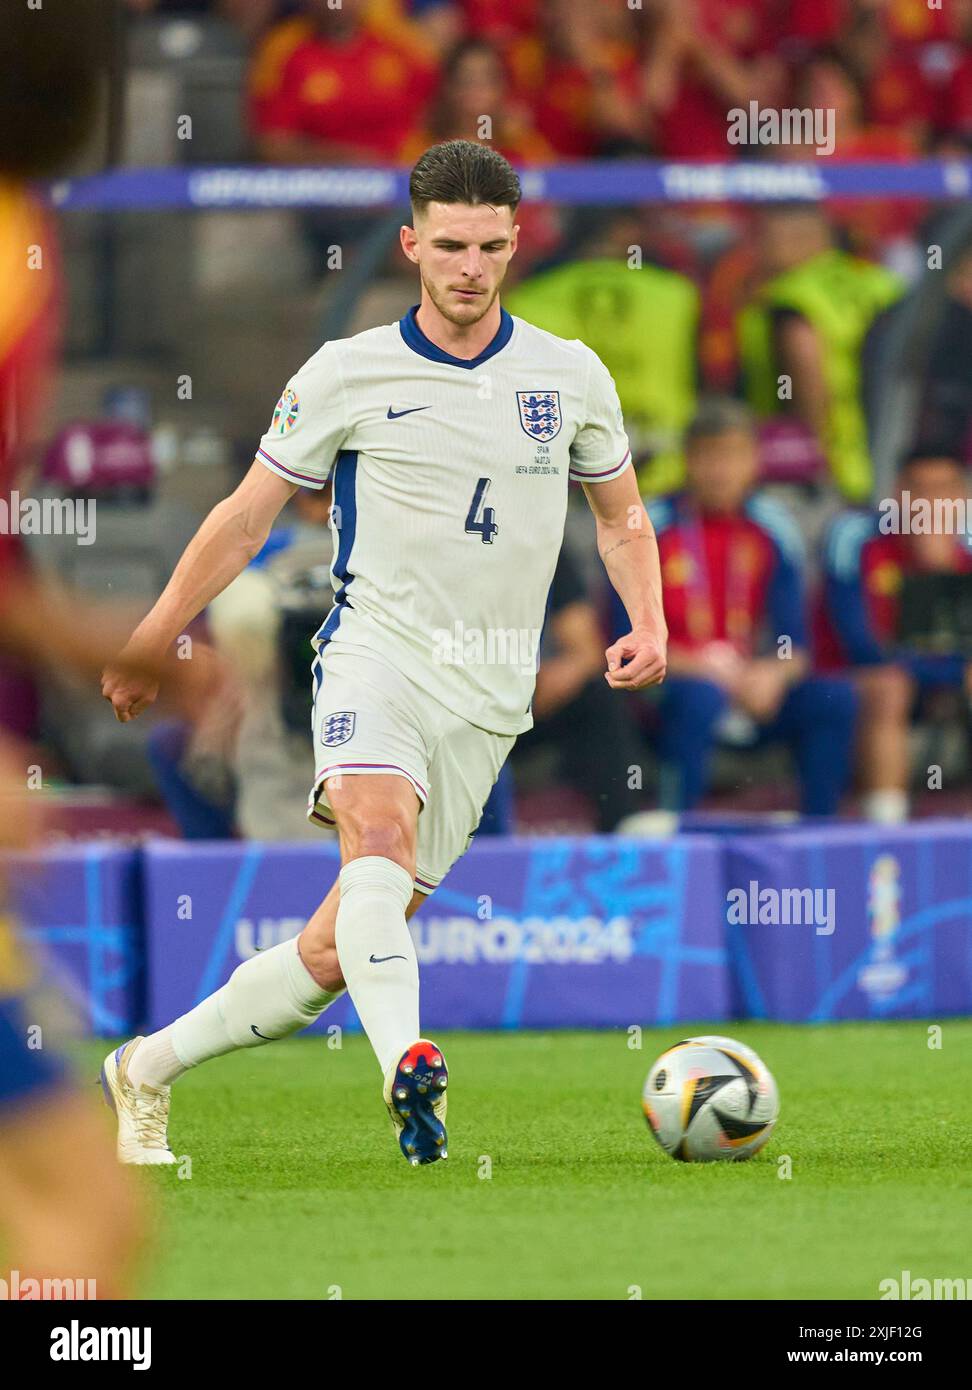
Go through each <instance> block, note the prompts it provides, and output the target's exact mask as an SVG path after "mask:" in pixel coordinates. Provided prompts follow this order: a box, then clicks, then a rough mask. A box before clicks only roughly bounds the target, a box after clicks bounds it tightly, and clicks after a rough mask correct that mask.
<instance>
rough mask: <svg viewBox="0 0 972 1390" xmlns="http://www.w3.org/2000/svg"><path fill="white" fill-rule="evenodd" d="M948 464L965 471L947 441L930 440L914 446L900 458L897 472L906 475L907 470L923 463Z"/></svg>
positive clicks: (953, 447)
mask: <svg viewBox="0 0 972 1390" xmlns="http://www.w3.org/2000/svg"><path fill="white" fill-rule="evenodd" d="M942 462H946V463H950V464H952V465H953V466H954V467H955V468H961V469H962V470H963V471H964V469H965V463H964V461H963V460H962V459H961V458H960V457H959V455H958V453H957V452H956V450H955V446H954V444H953V443H951V442H950V441H949V440H947V439H941V440H939V439H931V440H928V441H927V442H925V443H923V444H916V445H915V447H914V448H913V449H909V450H908V452H907V453H906V454H905V455H904V456H903V457H902V459H901V463H900V465H899V468H898V471H899V472H900V473H906V472H907V471H908V469H909V468H920V467H921V465H922V464H923V463H942Z"/></svg>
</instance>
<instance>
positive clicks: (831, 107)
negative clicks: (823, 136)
mask: <svg viewBox="0 0 972 1390" xmlns="http://www.w3.org/2000/svg"><path fill="white" fill-rule="evenodd" d="M791 100H792V103H793V105H794V106H795V107H797V108H798V109H800V110H807V109H809V110H812V111H827V112H830V111H832V112H833V113H834V116H833V120H834V152H833V154H832V155H831V156H830V158H832V159H834V160H837V161H840V160H865V161H867V160H885V159H897V160H902V159H910V158H913V157H914V156H916V155H917V154H918V153H919V145H918V140H917V135H916V132H915V130H914V127H913V126H911V125H908V124H897V125H893V126H892V125H885V124H880V123H878V122H875V121H873V120H870V119H868V116H867V112H866V110H865V106H864V99H863V96H862V93H861V90H860V86H859V84H858V82H857V79H856V77H855V74H854V73H853V71H852V70H851V68H850V67H849V66H848V64H847V63H845V62H844V60H843V59H842V58H841V57H840V55H839V54H838V53H837V52H835V51H833V50H829V49H822V50H820V51H818V52H817V53H815V54H814V55H813V56H812V57H811V58H809V59H808V60H807V62H806V63H805V64H804V65H803V67H802V68H801V69H800V71H799V73H798V74H797V77H796V80H795V82H794V84H793V88H792V91H791ZM776 153H778V155H779V157H781V158H784V159H812V158H814V157H815V156H814V153H813V150H812V149H808V148H807V146H805V145H799V144H793V145H784V146H782V147H781V148H780V150H779V151H778V152H776ZM827 215H828V217H829V218H830V221H831V222H832V224H833V225H834V226H835V227H837V228H839V229H840V230H841V231H842V232H843V233H844V234H845V238H846V241H847V243H848V246H849V249H851V250H854V251H856V252H857V253H858V254H859V255H867V256H872V257H873V258H874V259H876V260H884V261H885V262H888V261H890V260H891V259H892V258H893V257H894V256H895V255H896V254H897V255H901V254H903V249H904V244H905V243H906V242H907V244H908V245H909V246H910V238H911V237H912V236H913V235H914V232H915V230H916V228H917V226H918V224H919V222H920V221H921V219H922V216H923V215H924V204H923V203H922V202H920V201H919V200H918V199H915V198H905V199H901V198H842V199H838V200H836V201H834V202H833V203H831V204H829V205H828V207H827Z"/></svg>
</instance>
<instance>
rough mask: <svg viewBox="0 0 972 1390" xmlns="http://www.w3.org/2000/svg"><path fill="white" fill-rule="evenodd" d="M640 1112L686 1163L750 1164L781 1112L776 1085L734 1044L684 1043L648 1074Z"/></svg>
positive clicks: (661, 1141) (725, 1040) (755, 1060)
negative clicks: (722, 1162)
mask: <svg viewBox="0 0 972 1390" xmlns="http://www.w3.org/2000/svg"><path fill="white" fill-rule="evenodd" d="M641 1106H642V1109H643V1110H644V1112H645V1119H646V1120H647V1121H648V1124H649V1126H650V1128H651V1131H652V1133H653V1134H654V1136H655V1138H656V1139H657V1140H658V1142H659V1144H660V1145H661V1146H662V1148H663V1149H664V1150H665V1152H666V1153H667V1154H671V1156H672V1158H677V1159H681V1160H682V1161H683V1162H686V1163H712V1162H716V1161H718V1160H720V1159H729V1160H734V1161H735V1162H739V1161H740V1160H741V1159H744V1158H752V1156H753V1154H754V1153H757V1152H758V1151H759V1150H760V1149H761V1148H762V1147H763V1145H764V1144H765V1143H766V1141H767V1139H768V1138H769V1137H770V1135H771V1134H772V1132H773V1126H774V1125H775V1124H776V1117H777V1116H778V1115H779V1113H780V1098H779V1093H778V1091H777V1089H776V1082H775V1081H774V1080H773V1077H772V1075H771V1073H770V1072H769V1070H768V1069H767V1067H766V1066H765V1065H764V1064H763V1062H762V1061H761V1060H760V1058H759V1057H758V1056H757V1055H756V1053H755V1052H754V1051H753V1050H752V1048H751V1047H746V1046H745V1045H744V1044H743V1043H740V1042H736V1041H735V1039H734V1038H722V1037H718V1036H707V1037H702V1038H685V1039H683V1040H682V1042H679V1043H676V1044H675V1046H674V1047H670V1048H669V1049H668V1051H667V1052H663V1053H662V1055H661V1056H660V1057H659V1058H658V1061H657V1062H656V1063H655V1065H654V1066H653V1067H652V1069H651V1071H650V1072H649V1073H648V1079H647V1081H646V1082H645V1088H644V1091H643V1092H642V1097H641Z"/></svg>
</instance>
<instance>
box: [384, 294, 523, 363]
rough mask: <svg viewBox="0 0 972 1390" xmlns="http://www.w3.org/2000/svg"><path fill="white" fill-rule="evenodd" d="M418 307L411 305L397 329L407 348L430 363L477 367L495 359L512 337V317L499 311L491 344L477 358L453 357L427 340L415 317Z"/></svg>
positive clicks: (503, 310) (503, 311) (501, 310)
mask: <svg viewBox="0 0 972 1390" xmlns="http://www.w3.org/2000/svg"><path fill="white" fill-rule="evenodd" d="M418 307H419V306H418V305H417V304H413V305H412V307H411V309H409V311H408V313H407V314H406V315H405V317H404V318H403V319H400V320H399V324H398V326H399V328H400V329H401V331H402V339H403V341H404V343H405V345H406V346H407V347H410V348H411V349H412V351H413V352H417V353H419V354H420V355H421V356H422V357H427V358H428V359H429V360H430V361H431V362H445V363H447V364H448V366H450V367H465V368H466V369H467V370H468V369H469V368H471V367H478V366H480V365H481V363H483V362H486V361H488V360H489V358H490V357H495V356H496V354H497V353H498V352H500V351H502V349H503V348H505V347H506V344H507V343H508V342H509V341H510V338H511V337H512V336H513V317H512V315H511V314H508V313H507V312H506V310H505V309H502V308H501V309H500V326H499V328H498V329H497V330H496V336H495V337H494V338H493V340H492V342H490V343H488V344H487V345H486V347H484V348H483V350H482V352H481V353H480V354H479V356H478V357H471V358H465V357H453V355H452V353H451V352H446V351H445V349H444V348H440V347H436V345H435V343H433V342H432V340H431V339H430V338H427V337H426V336H425V334H424V333H423V332H422V330H421V328H419V326H418V323H417V322H416V319H415V315H416V314H417V313H418Z"/></svg>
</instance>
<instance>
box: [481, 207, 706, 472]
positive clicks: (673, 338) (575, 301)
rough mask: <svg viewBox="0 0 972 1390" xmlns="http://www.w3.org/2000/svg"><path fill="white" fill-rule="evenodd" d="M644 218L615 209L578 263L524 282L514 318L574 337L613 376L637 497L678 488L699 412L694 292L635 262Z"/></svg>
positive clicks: (514, 300)
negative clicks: (687, 439)
mask: <svg viewBox="0 0 972 1390" xmlns="http://www.w3.org/2000/svg"><path fill="white" fill-rule="evenodd" d="M642 240H643V228H642V224H641V222H640V221H639V220H638V218H637V217H636V216H634V215H633V214H632V213H630V212H627V211H624V210H620V211H618V212H616V213H614V214H612V215H611V217H610V220H609V221H608V222H607V223H602V224H601V225H600V226H599V227H598V229H597V231H596V233H595V235H594V237H593V238H591V239H589V240H588V242H587V244H586V245H585V246H584V248H583V255H582V258H581V259H579V260H576V261H570V262H568V263H567V264H565V265H562V266H557V267H556V268H555V269H553V270H548V271H545V272H542V273H540V274H538V275H534V276H532V277H531V278H529V279H528V280H524V281H523V282H522V284H520V285H518V286H517V287H516V289H515V290H514V291H513V292H512V294H511V295H509V296H508V299H507V302H508V304H509V308H510V312H511V313H513V314H517V315H518V316H519V317H520V318H524V319H526V320H527V322H528V323H533V324H535V325H536V326H537V327H538V328H543V329H545V330H546V331H547V332H548V333H556V334H558V335H559V336H560V337H563V338H579V339H580V340H581V341H582V342H584V343H586V344H587V346H588V347H589V348H592V349H593V351H594V352H596V353H597V355H598V356H599V357H600V359H601V361H602V362H603V363H604V364H605V366H606V367H607V369H608V371H609V372H610V373H611V375H612V376H613V377H614V380H615V384H616V385H617V388H618V398H619V399H620V401H621V407H622V409H623V411H624V419H625V425H626V427H627V430H628V434H629V437H630V439H631V444H632V452H633V454H634V456H635V460H636V462H637V461H638V460H639V458H640V459H641V460H642V461H641V462H639V463H638V483H639V486H640V488H641V491H642V494H649V493H661V492H666V491H670V490H672V489H673V488H675V487H677V486H678V485H679V484H680V482H681V480H682V476H683V469H684V464H683V461H682V454H681V443H680V441H681V436H682V432H683V431H684V429H685V427H686V425H687V424H688V422H689V420H691V418H692V415H693V412H694V410H695V402H696V370H697V367H696V364H697V358H698V352H697V339H698V327H699V293H698V290H697V289H696V287H695V285H694V284H693V283H692V281H691V280H689V279H688V278H687V277H686V276H684V275H680V274H678V273H677V272H676V271H673V270H665V269H663V268H662V267H660V266H655V265H649V264H647V263H646V262H645V263H641V261H640V255H639V256H637V257H636V256H635V254H634V253H635V252H638V251H640V242H641V241H642Z"/></svg>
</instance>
